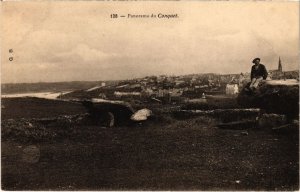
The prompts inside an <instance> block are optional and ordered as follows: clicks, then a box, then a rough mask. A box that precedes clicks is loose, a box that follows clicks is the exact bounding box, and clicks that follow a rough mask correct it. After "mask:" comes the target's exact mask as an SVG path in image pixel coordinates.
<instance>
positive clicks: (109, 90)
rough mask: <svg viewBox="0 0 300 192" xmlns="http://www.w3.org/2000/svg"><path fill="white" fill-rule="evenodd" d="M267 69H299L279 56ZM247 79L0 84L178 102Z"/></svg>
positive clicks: (233, 89) (276, 75)
mask: <svg viewBox="0 0 300 192" xmlns="http://www.w3.org/2000/svg"><path fill="white" fill-rule="evenodd" d="M268 73H269V74H268V78H267V79H273V80H276V79H297V80H299V71H298V70H294V71H283V70H282V64H281V60H280V58H279V62H278V69H276V70H269V71H268ZM248 82H250V73H240V74H226V75H224V74H215V73H207V74H190V75H181V76H167V75H159V76H146V77H144V78H136V79H130V80H121V81H95V82H62V83H35V84H2V93H16V92H36V91H53V92H59V91H62V92H63V91H68V90H70V91H72V92H70V93H67V94H65V93H64V94H62V95H61V97H62V98H68V99H70V98H81V99H82V98H100V99H122V100H126V99H144V100H145V99H146V100H147V99H151V100H152V101H157V102H180V101H182V100H184V99H186V98H188V99H195V98H205V97H206V96H207V95H224V94H226V95H236V94H238V93H239V92H240V90H241V89H242V87H243V86H245V85H246V84H247V83H248Z"/></svg>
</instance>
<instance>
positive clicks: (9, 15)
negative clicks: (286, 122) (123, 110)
mask: <svg viewBox="0 0 300 192" xmlns="http://www.w3.org/2000/svg"><path fill="white" fill-rule="evenodd" d="M159 13H161V14H177V15H178V18H173V19H166V18H127V17H124V18H120V17H119V18H117V19H112V18H111V16H110V15H111V14H119V15H125V16H127V14H135V15H136V14H144V15H145V14H150V15H151V14H155V15H157V14H159ZM1 16H2V17H1V18H2V19H1V20H2V22H1V23H2V27H1V29H2V32H1V82H2V83H24V82H26V83H30V82H61V81H102V80H120V79H132V78H137V77H144V76H147V75H162V74H166V75H184V74H197V73H211V72H212V73H220V74H232V73H240V72H249V71H250V68H251V65H252V60H253V59H254V58H256V57H260V58H261V63H263V64H264V65H265V66H266V67H267V69H276V68H277V65H278V57H279V56H280V57H281V60H282V65H283V70H285V71H287V70H298V69H299V2H287V1H285V2H280V1H274V2H273V1H272V2H270V1H268V2H261V1H248V2H240V1H238V2H236V1H231V2H226V1H204V2H199V1H185V2H183V1H173V2H168V1H143V2H142V1H124V2H123V1H86V2H83V1H52V2H51V1H43V2H41V1H31V2H30V1H27V2H25V1H11V2H2V3H1ZM10 49H12V50H13V52H12V53H10V52H9V50H10ZM10 57H13V60H12V61H9V58H10Z"/></svg>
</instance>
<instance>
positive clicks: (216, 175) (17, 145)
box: [1, 98, 299, 190]
mask: <svg viewBox="0 0 300 192" xmlns="http://www.w3.org/2000/svg"><path fill="white" fill-rule="evenodd" d="M2 105H3V106H4V108H2V115H1V116H2V120H8V119H15V120H17V119H20V118H42V117H49V116H52V117H55V116H59V115H73V114H78V113H85V112H86V111H85V109H84V108H83V107H82V106H80V105H77V104H74V103H67V102H63V101H50V100H44V99H36V98H24V99H2ZM147 107H149V108H150V109H153V112H154V115H155V116H154V118H152V119H150V120H148V121H146V122H144V123H140V124H133V125H131V126H123V127H114V128H105V127H100V126H93V125H80V126H76V127H72V128H71V129H72V131H70V132H67V133H69V134H66V135H65V137H64V138H60V139H54V140H45V141H30V140H29V141H28V140H26V139H23V138H15V139H13V138H11V137H3V136H2V145H1V150H2V154H1V157H2V172H1V173H2V189H4V190H50V189H51V190H297V189H298V188H299V176H298V175H299V171H298V170H299V158H298V156H299V146H298V141H299V138H298V133H286V134H282V133H281V134H280V133H275V132H272V131H270V130H269V129H261V130H260V129H249V130H224V129H218V128H217V127H216V123H217V120H216V119H213V118H208V117H194V118H189V119H182V120H179V119H176V118H175V117H173V116H172V115H171V114H169V113H165V108H164V107H163V106H157V105H155V106H150V105H149V106H147ZM151 107H153V108H151ZM169 107H172V106H168V108H169ZM163 111H164V112H163ZM60 128H61V129H63V127H57V128H56V129H55V130H57V129H60ZM4 129H5V127H4V126H3V125H2V133H3V132H4V131H5V130H4ZM245 133H246V134H245ZM30 145H34V146H36V147H37V148H38V149H39V151H40V154H39V159H38V161H37V162H28V161H24V149H26V147H28V146H30Z"/></svg>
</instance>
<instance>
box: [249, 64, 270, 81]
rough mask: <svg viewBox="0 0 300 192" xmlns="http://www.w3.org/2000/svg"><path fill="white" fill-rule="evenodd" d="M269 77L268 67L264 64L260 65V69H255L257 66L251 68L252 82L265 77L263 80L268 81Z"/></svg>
mask: <svg viewBox="0 0 300 192" xmlns="http://www.w3.org/2000/svg"><path fill="white" fill-rule="evenodd" d="M267 76H268V72H267V69H266V67H265V66H264V65H263V64H258V68H257V69H256V68H255V65H253V66H252V68H251V80H252V79H253V78H258V77H263V79H266V78H267Z"/></svg>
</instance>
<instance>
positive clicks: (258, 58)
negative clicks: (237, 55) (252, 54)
mask: <svg viewBox="0 0 300 192" xmlns="http://www.w3.org/2000/svg"><path fill="white" fill-rule="evenodd" d="M256 60H259V61H260V58H255V59H253V61H252V63H255V61H256Z"/></svg>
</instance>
